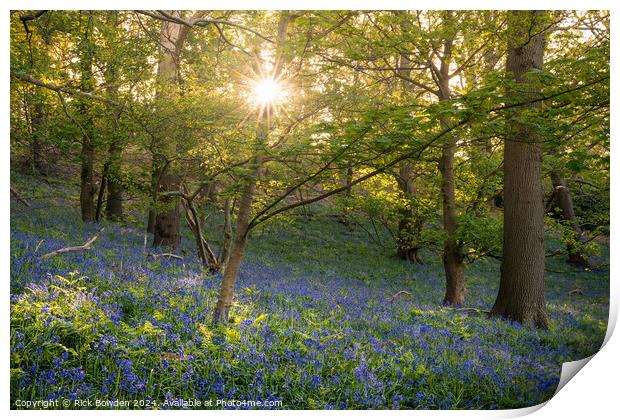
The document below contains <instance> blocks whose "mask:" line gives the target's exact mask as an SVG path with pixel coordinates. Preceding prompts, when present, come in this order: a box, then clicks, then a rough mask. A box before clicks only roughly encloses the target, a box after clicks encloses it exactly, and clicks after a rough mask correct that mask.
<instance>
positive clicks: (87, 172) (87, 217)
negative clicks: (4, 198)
mask: <svg viewBox="0 0 620 420" xmlns="http://www.w3.org/2000/svg"><path fill="white" fill-rule="evenodd" d="M92 25H93V23H92V16H88V17H87V23H86V29H85V31H84V34H83V35H82V39H81V40H80V45H79V53H80V71H81V73H82V74H81V88H82V90H83V91H84V92H90V91H92V90H93V88H94V78H93V68H92V67H93V48H94V46H93V45H92V42H91V40H90V36H91V31H92ZM79 107H80V112H81V115H82V118H83V119H82V124H81V125H82V130H83V133H82V150H81V152H80V160H81V170H80V208H81V212H82V220H83V221H84V222H94V221H95V218H96V215H95V205H94V203H93V200H94V195H95V186H94V170H93V168H94V164H95V145H94V144H93V143H94V126H93V117H92V111H91V110H90V105H89V104H87V103H86V102H85V101H84V100H82V101H81V102H80V104H79Z"/></svg>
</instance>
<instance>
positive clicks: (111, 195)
mask: <svg viewBox="0 0 620 420" xmlns="http://www.w3.org/2000/svg"><path fill="white" fill-rule="evenodd" d="M121 152H122V147H121V145H120V143H119V142H118V141H117V140H112V143H111V144H110V149H109V152H108V168H107V169H108V172H107V174H106V181H107V186H108V199H107V202H106V208H105V214H106V216H107V218H108V219H110V220H121V219H122V218H123V184H122V182H121Z"/></svg>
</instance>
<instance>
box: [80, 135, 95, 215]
mask: <svg viewBox="0 0 620 420" xmlns="http://www.w3.org/2000/svg"><path fill="white" fill-rule="evenodd" d="M87 125H90V124H87ZM85 129H88V128H87V127H86V125H85ZM90 135H92V132H91V134H90ZM80 158H81V162H82V168H81V171H80V209H81V211H82V221H84V222H94V221H95V205H94V203H93V200H94V197H95V186H94V171H93V166H94V162H95V149H94V147H93V145H92V142H91V138H89V136H88V135H84V136H83V137H82V150H81V152H80Z"/></svg>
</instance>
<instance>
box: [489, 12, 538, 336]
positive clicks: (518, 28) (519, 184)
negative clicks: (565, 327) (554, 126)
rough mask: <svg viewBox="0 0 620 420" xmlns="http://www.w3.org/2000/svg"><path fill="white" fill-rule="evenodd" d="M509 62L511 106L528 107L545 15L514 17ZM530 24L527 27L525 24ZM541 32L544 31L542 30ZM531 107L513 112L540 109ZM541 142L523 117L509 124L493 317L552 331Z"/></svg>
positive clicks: (533, 93)
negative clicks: (547, 292) (498, 278)
mask: <svg viewBox="0 0 620 420" xmlns="http://www.w3.org/2000/svg"><path fill="white" fill-rule="evenodd" d="M509 14H510V17H509V33H510V32H512V37H511V38H510V39H509V47H508V59H507V62H506V69H507V71H508V72H509V73H511V74H513V75H514V79H515V81H516V83H517V84H518V85H519V87H518V89H515V91H512V90H508V91H507V97H508V99H509V101H514V102H516V103H520V102H526V101H527V100H528V99H531V98H534V97H537V96H538V94H539V93H540V87H539V84H538V83H537V82H536V80H535V79H533V78H532V77H531V76H530V74H531V73H529V72H530V71H531V70H532V69H541V68H542V65H543V59H544V42H545V40H544V35H542V34H539V35H536V36H533V37H531V36H530V35H528V33H527V29H528V28H529V32H530V33H532V32H533V33H536V32H537V31H536V30H535V28H534V26H538V27H540V24H536V23H537V21H538V20H539V19H540V14H541V12H532V11H513V12H509ZM524 21H526V22H524ZM539 32H540V31H539ZM539 107H540V103H539V102H537V103H530V104H526V105H523V106H521V109H515V110H514V111H513V114H514V116H518V115H519V114H520V113H521V110H523V109H528V108H529V109H531V108H539ZM541 167H542V162H541V149H540V139H539V136H538V135H537V133H536V132H535V131H534V129H533V128H532V127H531V126H530V125H528V124H527V123H523V122H521V121H519V119H518V118H509V119H508V121H507V135H506V139H505V142H504V245H503V248H504V250H503V258H502V266H501V281H500V287H499V293H498V295H497V299H496V301H495V304H494V305H493V308H492V309H491V315H495V316H502V317H504V318H508V319H510V320H513V321H517V322H520V323H522V324H524V325H530V326H535V327H540V328H547V315H546V309H545V295H544V291H545V277H544V274H545V245H544V205H543V188H542V174H541Z"/></svg>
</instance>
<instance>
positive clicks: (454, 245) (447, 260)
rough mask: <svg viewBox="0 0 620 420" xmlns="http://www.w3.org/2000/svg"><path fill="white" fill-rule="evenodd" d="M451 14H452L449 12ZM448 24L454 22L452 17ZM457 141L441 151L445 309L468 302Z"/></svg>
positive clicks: (445, 65) (443, 75)
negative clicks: (459, 217)
mask: <svg viewBox="0 0 620 420" xmlns="http://www.w3.org/2000/svg"><path fill="white" fill-rule="evenodd" d="M446 13H449V12H446ZM445 19H446V21H449V20H450V19H451V15H450V14H448V15H447V17H446V18H445ZM452 43H453V40H452V39H447V40H445V41H444V46H443V56H442V59H441V65H440V68H439V71H438V72H437V73H438V87H439V101H448V100H450V98H451V96H452V93H451V91H450V62H451V56H452ZM449 126H450V124H449V121H448V120H447V119H446V118H442V119H441V128H442V129H444V130H445V129H447V128H448V127H449ZM455 153H456V138H455V137H454V135H452V134H448V136H447V137H446V139H445V143H444V145H443V147H442V149H441V158H440V159H439V172H440V173H441V197H442V216H443V227H444V231H445V235H446V240H445V242H444V251H443V267H444V272H445V274H446V294H445V296H444V299H443V303H444V304H445V305H455V306H456V305H462V304H463V302H464V301H465V264H464V263H463V260H464V253H463V249H462V245H461V244H460V242H459V241H458V240H457V238H456V234H457V228H458V222H457V208H456V197H455V181H454V154H455Z"/></svg>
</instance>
